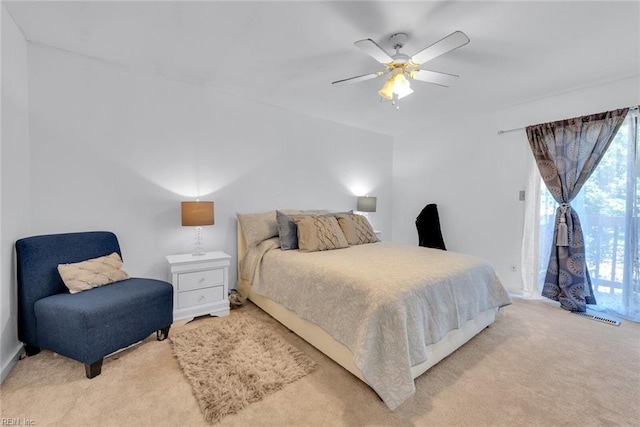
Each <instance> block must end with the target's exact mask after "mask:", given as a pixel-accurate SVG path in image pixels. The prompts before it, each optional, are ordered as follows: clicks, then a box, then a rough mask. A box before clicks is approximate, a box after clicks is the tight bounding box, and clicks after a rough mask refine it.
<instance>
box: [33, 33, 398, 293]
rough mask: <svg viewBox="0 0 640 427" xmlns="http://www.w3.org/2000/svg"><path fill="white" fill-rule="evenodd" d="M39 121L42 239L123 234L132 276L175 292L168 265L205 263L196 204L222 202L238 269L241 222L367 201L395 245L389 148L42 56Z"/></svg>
mask: <svg viewBox="0 0 640 427" xmlns="http://www.w3.org/2000/svg"><path fill="white" fill-rule="evenodd" d="M29 109H30V131H31V135H30V138H31V150H32V151H31V179H32V192H31V195H32V207H33V230H32V231H33V233H34V234H41V233H55V232H68V231H82V230H91V229H107V230H112V231H114V232H115V233H116V234H117V235H118V237H119V240H120V244H121V246H122V251H123V258H124V261H125V268H126V270H127V271H128V272H129V273H130V274H132V275H137V276H146V277H154V278H160V279H166V278H167V277H168V264H167V262H166V259H165V256H166V255H168V254H174V253H184V252H190V251H192V250H193V236H194V231H193V229H192V228H187V227H181V226H180V201H182V200H193V199H194V197H196V196H200V198H202V199H203V200H213V201H214V202H215V225H214V226H212V227H205V229H204V239H205V240H204V243H205V250H223V251H225V252H227V253H229V254H231V255H234V260H233V263H234V264H232V266H235V253H236V247H237V246H236V234H235V223H236V221H235V215H236V213H237V212H243V213H247V212H261V211H266V210H271V209H276V208H287V207H290V208H327V209H335V210H345V209H353V208H355V200H356V198H355V195H354V192H357V191H359V192H363V193H369V194H372V195H376V196H378V197H379V199H378V206H379V209H378V212H377V213H376V214H373V215H372V217H371V219H372V222H373V223H374V224H375V225H376V228H379V229H381V230H382V231H383V232H385V233H388V234H390V232H391V206H390V203H391V175H392V173H391V170H392V161H391V158H392V139H391V138H390V137H388V136H383V135H379V134H374V133H370V132H365V131H362V130H357V129H355V128H350V127H346V126H343V125H338V124H334V123H331V122H326V121H323V120H319V119H314V118H310V117H305V116H301V115H298V114H295V113H292V112H289V111H286V110H283V109H280V108H275V107H272V106H267V105H261V104H257V103H255V102H250V101H247V100H244V99H240V98H237V97H233V96H230V95H228V94H219V93H216V92H214V91H213V90H209V89H207V88H205V87H201V86H195V85H189V84H185V83H181V82H175V81H169V80H166V79H163V78H160V77H156V76H154V75H151V74H146V73H145V74H143V73H138V72H135V71H133V70H130V69H126V68H123V67H119V66H115V65H111V64H107V63H105V62H101V61H97V60H93V59H90V58H86V57H83V56H79V55H74V54H70V53H67V52H62V51H59V50H56V49H52V48H49V47H45V46H40V45H31V46H30V48H29ZM231 270H232V271H231V281H230V282H231V283H230V284H231V286H233V285H234V283H235V280H236V272H235V268H232V269H231Z"/></svg>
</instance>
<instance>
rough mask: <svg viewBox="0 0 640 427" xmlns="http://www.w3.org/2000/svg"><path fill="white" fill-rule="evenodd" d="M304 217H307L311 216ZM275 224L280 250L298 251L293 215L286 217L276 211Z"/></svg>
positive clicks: (296, 228)
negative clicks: (276, 224) (276, 225)
mask: <svg viewBox="0 0 640 427" xmlns="http://www.w3.org/2000/svg"><path fill="white" fill-rule="evenodd" d="M298 215H302V214H298ZM304 215H305V216H307V215H311V214H304ZM276 222H277V223H278V238H279V240H280V249H282V250H283V251H288V250H290V249H298V227H297V226H296V223H295V222H294V221H293V215H287V214H285V213H284V212H281V211H276Z"/></svg>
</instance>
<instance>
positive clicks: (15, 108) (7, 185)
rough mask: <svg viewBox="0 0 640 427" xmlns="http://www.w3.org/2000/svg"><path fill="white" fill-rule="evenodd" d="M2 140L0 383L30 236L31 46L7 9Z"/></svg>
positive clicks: (14, 344) (12, 357) (10, 357)
mask: <svg viewBox="0 0 640 427" xmlns="http://www.w3.org/2000/svg"><path fill="white" fill-rule="evenodd" d="M1 10H2V12H1V14H2V140H1V141H0V187H1V192H0V260H1V264H0V331H1V335H0V369H1V371H0V381H2V380H4V378H5V377H6V375H7V374H8V373H9V371H10V370H11V368H12V367H13V365H14V364H15V362H16V360H17V356H18V353H19V351H20V349H21V343H20V342H19V341H18V329H17V327H18V326H17V295H16V283H15V253H14V242H15V241H16V240H17V239H18V238H20V237H23V236H25V235H27V234H28V233H29V222H30V220H29V218H30V214H31V205H30V194H29V193H30V188H29V181H30V178H29V121H28V105H27V97H28V89H27V43H26V41H25V39H24V37H23V36H22V33H21V32H20V30H19V29H18V27H17V26H16V24H15V23H14V22H13V19H11V16H10V15H9V13H8V12H7V10H6V8H5V6H4V5H2V7H1Z"/></svg>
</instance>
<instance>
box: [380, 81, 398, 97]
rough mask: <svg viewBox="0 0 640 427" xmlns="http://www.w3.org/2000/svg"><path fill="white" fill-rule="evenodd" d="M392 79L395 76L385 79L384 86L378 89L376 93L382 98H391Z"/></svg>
mask: <svg viewBox="0 0 640 427" xmlns="http://www.w3.org/2000/svg"><path fill="white" fill-rule="evenodd" d="M394 79H395V76H393V77H391V78H390V79H389V80H387V81H386V82H385V83H384V86H382V89H380V90H379V91H378V95H380V96H381V97H383V98H384V99H393V89H394Z"/></svg>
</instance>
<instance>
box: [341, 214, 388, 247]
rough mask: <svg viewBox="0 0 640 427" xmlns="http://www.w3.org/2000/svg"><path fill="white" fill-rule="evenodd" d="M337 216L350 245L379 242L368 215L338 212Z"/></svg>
mask: <svg viewBox="0 0 640 427" xmlns="http://www.w3.org/2000/svg"><path fill="white" fill-rule="evenodd" d="M336 218H337V219H338V224H340V228H341V229H342V232H343V233H344V236H345V237H346V239H347V242H349V244H350V245H362V244H364V243H375V242H379V240H378V236H376V233H375V232H374V231H373V227H372V226H371V224H370V223H369V220H367V218H366V217H364V216H362V215H357V214H347V215H345V214H336Z"/></svg>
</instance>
